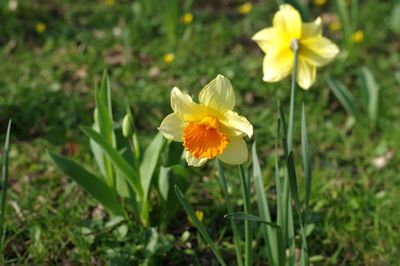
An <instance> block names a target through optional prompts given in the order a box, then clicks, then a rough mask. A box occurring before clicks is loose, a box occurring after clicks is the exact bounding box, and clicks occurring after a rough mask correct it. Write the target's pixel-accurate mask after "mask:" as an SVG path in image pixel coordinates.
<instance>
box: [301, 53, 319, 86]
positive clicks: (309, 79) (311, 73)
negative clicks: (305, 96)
mask: <svg viewBox="0 0 400 266" xmlns="http://www.w3.org/2000/svg"><path fill="white" fill-rule="evenodd" d="M298 64H299V65H298V72H297V73H298V74H297V83H298V84H299V85H300V87H302V88H303V89H305V90H307V89H309V88H310V87H311V85H312V84H313V83H314V81H315V77H316V73H317V67H316V66H313V65H311V64H309V63H307V62H306V61H304V60H301V59H299V62H298Z"/></svg>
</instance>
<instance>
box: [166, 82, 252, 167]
mask: <svg viewBox="0 0 400 266" xmlns="http://www.w3.org/2000/svg"><path fill="white" fill-rule="evenodd" d="M199 102H200V103H195V102H193V100H192V98H191V97H190V96H189V95H188V94H186V93H183V92H182V91H180V90H179V89H178V88H176V87H175V88H173V89H172V91H171V107H172V110H173V111H174V112H173V113H172V114H169V115H168V116H167V117H166V118H165V119H164V120H163V121H162V122H161V125H160V127H159V130H160V132H161V133H162V134H163V135H164V137H166V138H167V139H170V140H173V141H179V142H183V146H184V148H185V159H186V161H187V163H188V165H191V166H201V165H203V164H204V163H205V162H207V160H209V159H212V158H216V157H217V158H219V159H220V160H222V161H223V162H226V163H228V164H234V165H237V164H241V163H244V162H245V161H246V160H247V157H248V151H247V146H246V142H245V141H244V140H243V137H244V136H246V135H247V136H248V137H251V136H252V135H253V126H252V125H251V124H250V122H249V121H248V120H247V119H246V118H244V117H243V116H240V115H239V114H238V113H236V112H234V111H233V107H234V106H235V102H236V99H235V93H234V92H233V88H232V85H231V83H230V81H229V80H228V79H227V78H225V77H224V76H222V75H218V76H217V77H216V78H215V79H214V80H212V81H211V82H210V83H208V84H207V85H206V86H205V87H204V88H203V89H202V90H201V92H200V94H199Z"/></svg>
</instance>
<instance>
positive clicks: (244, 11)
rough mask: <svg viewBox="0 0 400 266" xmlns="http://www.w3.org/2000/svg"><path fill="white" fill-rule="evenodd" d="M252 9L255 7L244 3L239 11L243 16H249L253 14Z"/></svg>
mask: <svg viewBox="0 0 400 266" xmlns="http://www.w3.org/2000/svg"><path fill="white" fill-rule="evenodd" d="M252 7H253V6H252V5H251V3H250V2H246V3H244V4H242V5H240V6H239V9H238V11H239V13H240V14H242V15H247V14H249V13H250V12H251V9H252Z"/></svg>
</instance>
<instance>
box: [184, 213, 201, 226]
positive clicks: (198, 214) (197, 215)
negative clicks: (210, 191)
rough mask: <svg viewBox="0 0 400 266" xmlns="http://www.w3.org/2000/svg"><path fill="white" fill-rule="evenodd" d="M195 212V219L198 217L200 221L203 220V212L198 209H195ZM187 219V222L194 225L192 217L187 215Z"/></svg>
mask: <svg viewBox="0 0 400 266" xmlns="http://www.w3.org/2000/svg"><path fill="white" fill-rule="evenodd" d="M195 214H196V217H197V219H199V221H200V222H203V219H204V212H202V211H200V210H196V211H195ZM188 221H189V223H190V224H191V225H193V226H194V223H193V221H192V218H190V217H188Z"/></svg>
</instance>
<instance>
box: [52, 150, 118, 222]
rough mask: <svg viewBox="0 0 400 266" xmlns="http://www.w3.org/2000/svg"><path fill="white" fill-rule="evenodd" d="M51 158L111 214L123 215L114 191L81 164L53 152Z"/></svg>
mask: <svg viewBox="0 0 400 266" xmlns="http://www.w3.org/2000/svg"><path fill="white" fill-rule="evenodd" d="M49 156H50V159H51V160H52V162H53V163H54V165H55V166H56V167H57V168H58V169H60V170H61V171H62V172H63V173H64V174H66V175H68V176H69V177H71V178H72V179H73V180H74V181H75V182H77V183H78V184H79V185H80V186H81V187H82V188H83V189H85V190H86V192H87V193H89V194H90V195H92V196H93V197H94V198H95V199H96V200H97V201H98V202H99V203H100V204H101V205H103V206H104V208H105V209H106V210H107V211H108V212H109V213H110V214H112V215H114V216H118V215H122V214H123V210H122V208H121V206H120V205H119V203H118V200H117V198H116V197H115V194H114V191H113V190H111V189H110V188H109V187H108V186H107V185H106V184H105V183H104V182H103V181H101V179H100V178H99V177H97V176H95V175H93V174H91V173H90V172H88V171H87V170H85V169H84V168H83V167H81V166H80V165H79V164H77V163H75V162H74V161H72V160H70V159H68V158H66V157H64V156H61V155H57V154H55V153H52V152H49Z"/></svg>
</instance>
